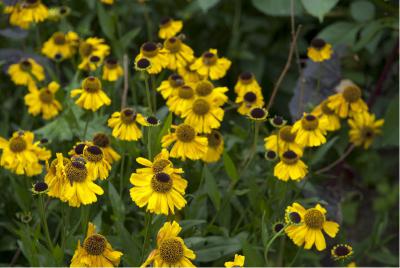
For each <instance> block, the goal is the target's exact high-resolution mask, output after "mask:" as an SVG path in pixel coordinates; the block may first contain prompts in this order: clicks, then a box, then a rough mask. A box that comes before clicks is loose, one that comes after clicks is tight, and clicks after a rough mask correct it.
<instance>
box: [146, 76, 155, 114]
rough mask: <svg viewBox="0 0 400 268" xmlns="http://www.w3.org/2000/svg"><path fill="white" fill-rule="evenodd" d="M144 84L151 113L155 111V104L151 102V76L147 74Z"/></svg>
mask: <svg viewBox="0 0 400 268" xmlns="http://www.w3.org/2000/svg"><path fill="white" fill-rule="evenodd" d="M144 84H145V86H146V97H147V106H148V107H149V110H150V111H151V113H153V107H152V106H153V105H152V104H151V95H150V86H149V76H148V75H147V74H145V78H144Z"/></svg>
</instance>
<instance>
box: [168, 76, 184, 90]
mask: <svg viewBox="0 0 400 268" xmlns="http://www.w3.org/2000/svg"><path fill="white" fill-rule="evenodd" d="M168 82H169V84H170V85H171V87H173V88H176V87H180V86H183V84H184V81H183V78H182V76H180V75H179V74H171V75H170V76H169V77H168Z"/></svg>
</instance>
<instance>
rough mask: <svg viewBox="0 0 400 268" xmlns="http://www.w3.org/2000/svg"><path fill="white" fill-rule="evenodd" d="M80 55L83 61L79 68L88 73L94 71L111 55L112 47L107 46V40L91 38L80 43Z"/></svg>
mask: <svg viewBox="0 0 400 268" xmlns="http://www.w3.org/2000/svg"><path fill="white" fill-rule="evenodd" d="M79 54H80V55H81V59H82V61H81V63H80V64H79V66H78V68H79V69H82V70H86V71H94V70H96V69H97V67H98V66H99V65H100V64H101V63H102V62H103V60H104V58H105V57H106V56H107V55H108V54H110V47H109V46H108V45H107V44H105V40H104V39H102V38H97V37H89V38H87V39H86V40H84V41H83V40H82V41H81V42H80V44H79ZM94 59H96V60H94Z"/></svg>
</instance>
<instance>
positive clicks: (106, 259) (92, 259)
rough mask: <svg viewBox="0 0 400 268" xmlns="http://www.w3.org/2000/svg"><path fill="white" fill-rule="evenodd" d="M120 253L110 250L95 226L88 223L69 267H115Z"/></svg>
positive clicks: (119, 258)
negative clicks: (83, 237)
mask: <svg viewBox="0 0 400 268" xmlns="http://www.w3.org/2000/svg"><path fill="white" fill-rule="evenodd" d="M122 255H123V254H122V252H120V251H116V250H114V249H113V248H112V246H111V244H110V243H109V242H108V241H107V239H106V238H105V237H104V236H102V235H101V234H98V233H97V232H96V226H95V225H94V224H93V223H91V222H89V226H88V231H87V234H86V238H85V240H84V241H83V245H82V246H81V241H78V246H77V249H76V250H75V253H74V256H73V257H72V260H71V265H70V266H71V267H117V266H118V265H119V263H120V260H121V256H122Z"/></svg>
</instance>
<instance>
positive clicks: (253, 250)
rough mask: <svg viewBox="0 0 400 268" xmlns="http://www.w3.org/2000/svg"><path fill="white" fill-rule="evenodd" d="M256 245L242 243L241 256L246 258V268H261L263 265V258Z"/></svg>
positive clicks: (246, 242) (247, 242)
mask: <svg viewBox="0 0 400 268" xmlns="http://www.w3.org/2000/svg"><path fill="white" fill-rule="evenodd" d="M257 248H258V247H257V246H256V245H252V244H250V243H249V241H247V240H245V241H243V255H244V256H245V258H246V261H245V263H246V266H247V267H262V266H263V264H264V258H263V257H262V254H261V253H260V251H259V250H258V249H257Z"/></svg>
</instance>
